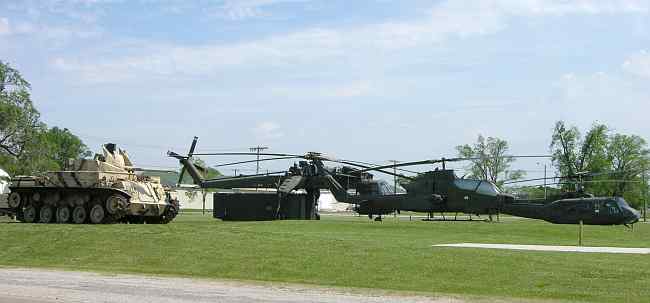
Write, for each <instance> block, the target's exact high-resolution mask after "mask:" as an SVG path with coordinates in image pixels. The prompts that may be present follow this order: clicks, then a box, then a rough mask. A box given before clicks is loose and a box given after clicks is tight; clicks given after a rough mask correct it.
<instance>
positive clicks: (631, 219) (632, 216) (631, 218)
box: [625, 208, 641, 224]
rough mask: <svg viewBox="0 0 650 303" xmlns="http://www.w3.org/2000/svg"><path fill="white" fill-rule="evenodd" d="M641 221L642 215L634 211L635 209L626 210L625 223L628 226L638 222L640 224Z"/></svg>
mask: <svg viewBox="0 0 650 303" xmlns="http://www.w3.org/2000/svg"><path fill="white" fill-rule="evenodd" d="M639 219H641V213H640V212H639V211H638V210H636V209H634V208H626V209H625V223H626V224H634V223H636V222H639Z"/></svg>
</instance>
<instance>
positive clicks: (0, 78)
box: [0, 61, 90, 175]
mask: <svg viewBox="0 0 650 303" xmlns="http://www.w3.org/2000/svg"><path fill="white" fill-rule="evenodd" d="M30 89H31V86H30V84H29V83H28V82H27V81H26V80H25V79H23V77H22V76H21V75H20V72H18V71H17V70H16V69H14V68H12V67H11V66H10V65H9V64H6V63H4V62H2V61H0V166H2V167H3V168H4V169H5V170H7V171H8V172H9V173H10V174H12V175H21V174H23V175H27V174H33V173H35V172H39V171H46V170H58V169H62V168H63V167H64V166H65V165H64V164H65V162H66V161H67V159H68V158H78V157H83V156H88V155H89V154H90V153H89V152H88V149H87V148H86V146H85V145H84V144H83V142H81V140H80V139H79V138H78V137H77V136H75V135H73V134H72V133H71V132H70V131H69V130H67V129H65V128H64V129H60V128H58V127H54V128H52V129H48V128H47V126H46V125H45V123H43V122H41V121H40V113H39V112H38V110H36V108H35V107H34V104H33V103H32V100H31V96H30V93H29V91H30Z"/></svg>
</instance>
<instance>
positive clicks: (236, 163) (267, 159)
mask: <svg viewBox="0 0 650 303" xmlns="http://www.w3.org/2000/svg"><path fill="white" fill-rule="evenodd" d="M302 158H303V157H295V156H287V157H275V158H265V159H259V160H247V161H239V162H231V163H224V164H217V165H213V166H212V167H222V166H231V165H238V164H246V163H255V162H262V161H274V160H286V159H302Z"/></svg>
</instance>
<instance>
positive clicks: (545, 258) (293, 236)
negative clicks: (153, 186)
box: [0, 212, 650, 302]
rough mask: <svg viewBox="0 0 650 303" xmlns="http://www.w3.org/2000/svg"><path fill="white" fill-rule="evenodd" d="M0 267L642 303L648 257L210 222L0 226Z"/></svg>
mask: <svg viewBox="0 0 650 303" xmlns="http://www.w3.org/2000/svg"><path fill="white" fill-rule="evenodd" d="M0 230H1V231H2V240H1V243H2V246H1V247H2V249H0V265H1V266H21V267H22V266H34V267H48V268H62V269H70V270H88V271H100V272H120V273H145V274H163V275H175V276H192V277H206V278H220V279H223V278H225V279H238V280H261V281H282V282H296V283H306V284H318V285H327V286H342V287H354V288H357V287H359V288H381V289H387V290H398V291H407V292H424V293H431V294H456V295H461V296H488V297H504V298H510V297H514V298H538V299H555V300H562V301H565V300H566V301H588V302H648V300H650V262H649V261H650V257H648V256H647V255H616V254H580V253H549V252H521V251H504V250H477V249H463V248H433V247H431V245H432V244H441V243H460V242H479V243H516V244H554V245H555V244H557V245H575V244H576V242H577V232H578V229H577V227H576V226H570V225H553V224H549V223H544V222H540V221H534V220H519V219H516V218H505V219H504V220H503V221H502V222H501V223H484V222H421V221H413V222H409V221H408V218H407V219H406V220H405V221H404V220H402V221H399V222H397V221H395V220H394V219H393V218H389V219H386V220H385V221H384V222H383V223H379V222H372V221H368V219H367V218H364V217H359V218H357V217H335V216H323V220H321V221H276V222H221V221H218V220H214V219H212V218H210V217H209V216H208V215H206V216H202V215H201V214H200V213H192V212H188V213H184V214H183V215H181V216H180V217H179V218H177V220H176V221H174V222H173V223H171V224H168V225H124V224H119V225H103V226H93V225H82V226H79V225H40V224H18V223H6V222H5V223H0ZM585 245H588V246H620V247H650V224H637V225H636V226H635V230H634V232H631V231H629V230H626V229H625V228H623V227H620V226H619V227H611V226H585Z"/></svg>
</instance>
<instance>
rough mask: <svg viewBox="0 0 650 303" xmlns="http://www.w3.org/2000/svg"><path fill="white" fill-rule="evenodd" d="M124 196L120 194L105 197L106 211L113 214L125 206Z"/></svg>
mask: <svg viewBox="0 0 650 303" xmlns="http://www.w3.org/2000/svg"><path fill="white" fill-rule="evenodd" d="M126 203H127V202H126V198H124V197H123V196H121V195H111V196H109V197H108V198H107V199H106V203H105V206H106V211H107V212H108V213H109V214H111V215H115V214H117V213H119V212H120V211H122V210H124V209H125V208H126Z"/></svg>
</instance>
